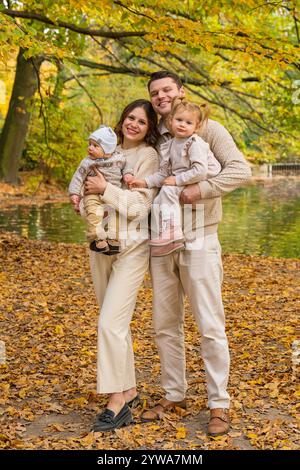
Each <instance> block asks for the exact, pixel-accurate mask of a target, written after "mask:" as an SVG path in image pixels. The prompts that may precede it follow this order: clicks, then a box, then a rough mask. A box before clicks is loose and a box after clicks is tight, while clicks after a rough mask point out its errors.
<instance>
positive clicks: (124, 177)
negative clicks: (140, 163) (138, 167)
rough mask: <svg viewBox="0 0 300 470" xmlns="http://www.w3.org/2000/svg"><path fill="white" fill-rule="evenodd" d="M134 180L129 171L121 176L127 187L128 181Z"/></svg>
mask: <svg viewBox="0 0 300 470" xmlns="http://www.w3.org/2000/svg"><path fill="white" fill-rule="evenodd" d="M133 180H134V176H133V175H131V174H130V173H127V174H126V175H124V176H123V181H124V183H125V184H126V185H127V187H128V188H129V186H130V183H131V182H132V181H133Z"/></svg>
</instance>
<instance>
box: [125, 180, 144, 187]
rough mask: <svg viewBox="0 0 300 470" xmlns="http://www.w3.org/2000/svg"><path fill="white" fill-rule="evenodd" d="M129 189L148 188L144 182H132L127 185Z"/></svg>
mask: <svg viewBox="0 0 300 470" xmlns="http://www.w3.org/2000/svg"><path fill="white" fill-rule="evenodd" d="M129 187H130V188H148V186H147V183H146V180H135V179H134V180H133V181H132V182H131V183H129Z"/></svg>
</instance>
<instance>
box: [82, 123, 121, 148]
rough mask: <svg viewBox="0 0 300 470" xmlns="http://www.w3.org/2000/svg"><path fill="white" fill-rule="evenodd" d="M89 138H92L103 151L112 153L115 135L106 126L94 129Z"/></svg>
mask: <svg viewBox="0 0 300 470" xmlns="http://www.w3.org/2000/svg"><path fill="white" fill-rule="evenodd" d="M89 139H93V140H95V141H96V142H97V144H99V145H101V147H102V148H103V151H104V153H113V152H114V151H115V149H116V146H117V136H116V134H115V132H114V131H113V130H112V129H111V128H110V127H107V126H100V127H99V129H97V130H96V131H94V132H93V133H92V134H91V135H90V136H89Z"/></svg>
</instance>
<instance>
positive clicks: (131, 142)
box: [122, 108, 149, 147]
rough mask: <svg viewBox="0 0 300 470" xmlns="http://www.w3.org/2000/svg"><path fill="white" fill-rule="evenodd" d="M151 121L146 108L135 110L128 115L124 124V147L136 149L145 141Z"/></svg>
mask: <svg viewBox="0 0 300 470" xmlns="http://www.w3.org/2000/svg"><path fill="white" fill-rule="evenodd" d="M148 129H149V121H148V118H147V114H146V112H145V110H144V108H134V109H133V110H132V111H130V113H128V114H127V116H126V118H125V119H124V121H123V124H122V133H123V146H124V147H136V146H137V145H139V144H140V143H141V142H143V140H144V139H145V137H146V135H147V132H148Z"/></svg>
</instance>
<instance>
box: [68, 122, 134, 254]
mask: <svg viewBox="0 0 300 470" xmlns="http://www.w3.org/2000/svg"><path fill="white" fill-rule="evenodd" d="M116 146H117V136H116V134H115V132H114V131H113V130H112V129H111V128H110V127H107V126H100V128H99V129H97V130H96V131H95V132H93V133H92V134H91V135H90V136H89V146H88V156H87V157H86V158H84V159H83V160H82V161H81V163H80V165H79V167H78V168H77V170H76V171H75V173H74V175H73V177H72V180H71V183H70V185H69V194H70V199H71V202H72V204H73V206H74V209H75V210H76V211H77V212H79V203H80V200H81V199H82V197H83V203H84V209H85V213H86V219H87V239H88V240H89V242H90V249H91V250H93V251H97V252H99V253H107V254H116V253H119V252H120V250H121V246H120V242H119V240H117V239H116V234H115V231H114V233H113V234H112V235H111V234H110V233H109V231H107V232H106V231H104V229H103V228H102V221H103V217H104V208H103V205H102V201H101V197H100V196H99V195H98V194H91V195H89V196H83V189H84V182H85V179H86V177H87V176H95V172H94V171H93V168H91V167H97V168H98V169H99V171H101V173H102V174H103V176H104V177H105V179H106V180H107V181H109V182H110V183H112V184H114V185H116V186H119V187H121V185H122V179H123V180H124V181H125V182H127V183H128V182H129V181H127V179H132V175H133V169H132V168H131V167H129V165H128V164H127V162H126V159H125V157H124V155H123V154H122V153H121V152H118V151H116ZM126 175H127V176H126ZM129 175H130V176H129ZM110 226H113V227H116V224H113V223H111V224H110Z"/></svg>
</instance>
